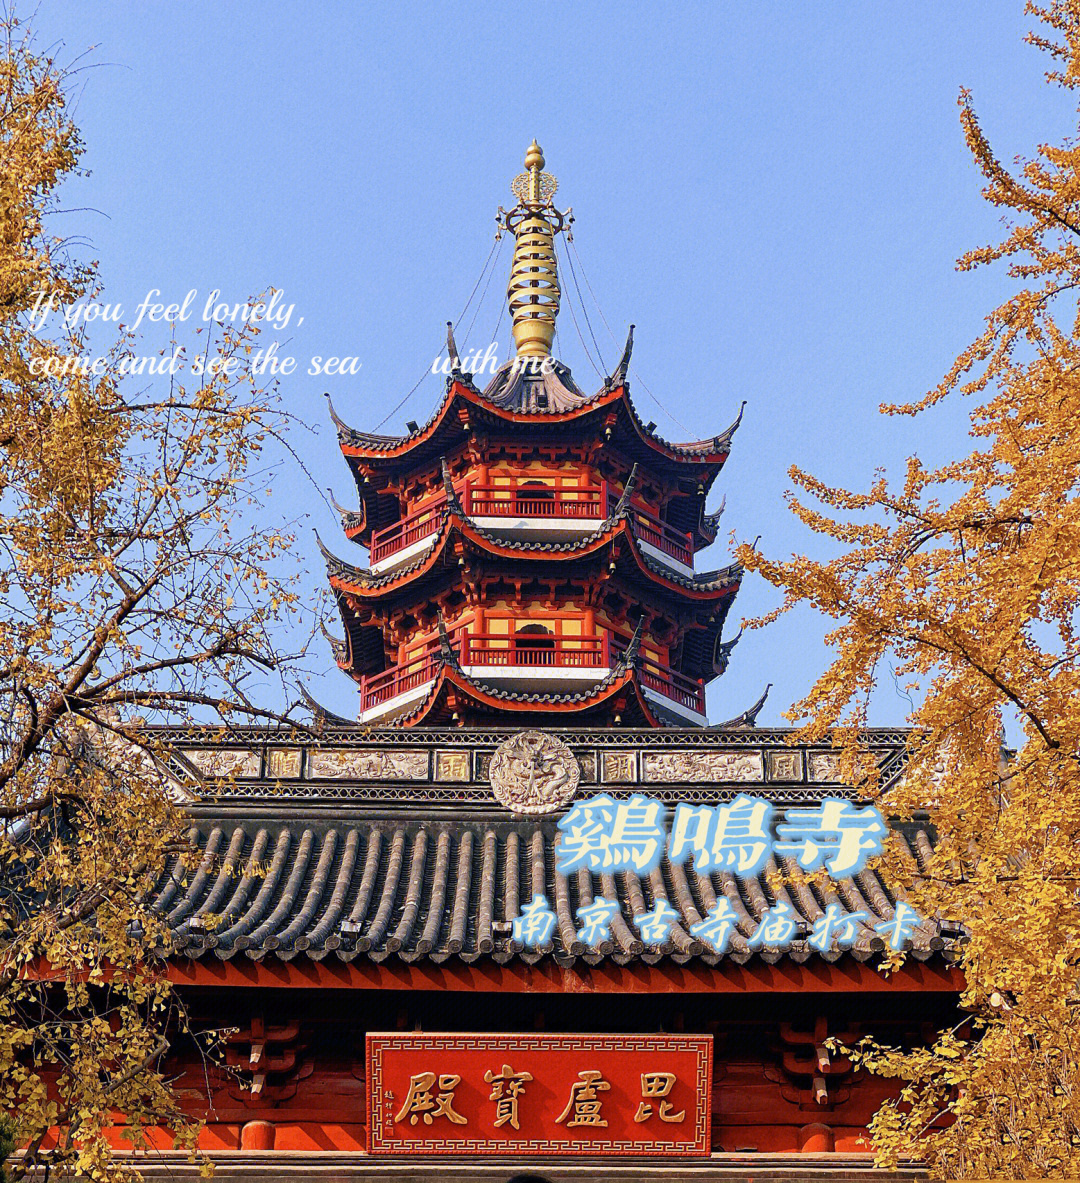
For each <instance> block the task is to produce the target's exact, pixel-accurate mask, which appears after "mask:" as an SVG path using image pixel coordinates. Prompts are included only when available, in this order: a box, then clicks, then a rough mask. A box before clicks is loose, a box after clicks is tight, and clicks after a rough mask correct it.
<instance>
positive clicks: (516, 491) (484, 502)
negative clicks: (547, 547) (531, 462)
mask: <svg viewBox="0 0 1080 1183" xmlns="http://www.w3.org/2000/svg"><path fill="white" fill-rule="evenodd" d="M462 501H463V503H464V505H465V512H466V513H469V514H472V515H473V516H474V517H478V518H595V519H596V520H597V521H601V522H602V521H603V520H604V518H606V517H607V513H608V509H607V501H608V487H607V485H569V486H567V487H565V488H562V489H556V488H553V487H551V486H547V485H529V484H523V485H518V486H516V487H508V486H506V485H472V484H469V483H468V482H466V484H465V490H464V495H463V497H462Z"/></svg>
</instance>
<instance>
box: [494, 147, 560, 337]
mask: <svg viewBox="0 0 1080 1183" xmlns="http://www.w3.org/2000/svg"><path fill="white" fill-rule="evenodd" d="M525 167H526V169H527V170H528V171H527V172H524V173H521V174H520V175H519V176H516V177H515V178H514V181H513V184H512V185H511V186H510V187H511V189H512V190H513V192H514V196H515V197H516V198H517V199H518V203H519V204H518V205H517V206H516V207H515V208H514V209H513V210H511V211H510V213H508V214H507V215H506V219H505V225H506V228H507V229H508V230H512V231H513V232H514V238H515V243H514V258H513V261H512V262H511V264H510V283H509V284H508V285H507V288H506V297H507V299H508V300H509V302H510V315H511V317H512V319H513V330H512V331H513V334H514V344H515V345H516V346H517V355H518V357H547V356H548V355H549V354H550V353H551V342H552V340H553V339H554V337H555V317H556V316H558V314H559V274H558V269H557V267H556V264H555V241H554V236H555V234H556V233H557V232H558V231H559V230H561V229H562V227H563V216H562V215H561V214H560V213H558V211H557V210H555V209H554V208H552V206H551V199H552V197H554V196H555V190H556V189H557V188H558V184H559V183H558V181H556V179H555V178H554V177H553V176H552V175H551V173H546V172H544V171H543V168H544V153H543V151H542V150H541V148H540V145H539V144H538V143H537V142H536V140H533V142H532V143H531V144H530V145H529V149H528V151H527V152H526V153H525ZM545 214H550V215H552V217H553V218H554V219H555V222H556V224H555V225H552V221H551V220H549V218H548V217H547V216H545Z"/></svg>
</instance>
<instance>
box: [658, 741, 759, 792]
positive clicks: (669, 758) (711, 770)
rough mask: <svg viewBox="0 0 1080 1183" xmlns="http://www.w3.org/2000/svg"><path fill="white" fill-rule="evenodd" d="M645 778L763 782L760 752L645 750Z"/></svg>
mask: <svg viewBox="0 0 1080 1183" xmlns="http://www.w3.org/2000/svg"><path fill="white" fill-rule="evenodd" d="M642 764H643V769H642V771H643V773H644V779H645V780H647V781H653V782H667V783H671V782H674V781H684V782H686V783H688V784H701V783H703V782H704V783H713V782H716V781H761V780H763V779H764V770H763V768H762V764H761V753H760V752H709V751H701V750H700V749H699V750H697V751H688V752H644V753H642Z"/></svg>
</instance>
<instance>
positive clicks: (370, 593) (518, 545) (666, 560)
mask: <svg viewBox="0 0 1080 1183" xmlns="http://www.w3.org/2000/svg"><path fill="white" fill-rule="evenodd" d="M529 159H530V160H531V161H532V163H531V165H530V166H529V167H530V168H531V169H532V170H533V172H535V171H536V169H537V168H542V166H543V159H542V155H541V154H540V151H539V149H536V148H534V149H531V150H530V157H529ZM537 161H539V164H537ZM545 177H546V174H537V176H531V174H530V176H529V177H526V178H525V180H526V181H528V185H525V184H521V185H517V186H516V188H515V192H519V196H520V193H521V192H527V193H533V194H536V193H546V194H548V198H547V199H545V200H543V201H539V200H538V201H532V200H526V198H524V197H523V198H522V202H523V204H522V205H521V206H519V207H515V210H514V211H511V213H510V214H507V215H504V225H505V227H506V229H507V230H509V231H512V232H514V233H516V234H517V246H516V248H515V257H514V264H513V266H512V269H511V282H510V287H509V289H508V296H509V300H510V307H511V313H512V317H513V322H514V339H515V342H516V343H517V346H518V354H517V356H516V357H514V358H512V359H511V360H510V361H509V362H507V363H506V364H505V365H504V366H503V367H502V368H501V369H500V370H499V371H498V372H497V373H496V374H495V376H494V377H493V379H492V381H491V382H490V383H489V385H488V386H487V387H486V389H484V390H483V391H481V390H479V389H478V388H477V387H476V386H475V385H474V383H473V381H472V376H471V375H469V374H467V373H464V372H463V371H462V369H461V367H460V363H459V361H458V353H457V346H456V344H455V342H454V338H453V333H452V332H451V333H449V334H448V351H449V355H450V358H451V367H452V373H451V375H450V377H449V379H448V381H447V387H446V395H445V397H444V399H443V400H442V403H441V404H440V406H439V408H438V410H437V411H436V413H435V414H434V415H433V416H432V418H431V419H430V421H429V422H428V423H427V424H426V425H425V426H424V427H418V426H416V425H414V424H410V425H409V427H410V430H409V433H408V434H407V435H405V436H401V437H395V436H379V435H370V434H366V433H364V432H360V431H357V430H355V429H353V428H351V427H348V426H347V425H346V424H345V423H344V422H343V421H342V420H341V419H339V418H338V417H337V415H336V414H335V413H334V411H333V408H331V414H332V415H333V418H334V421H335V423H336V424H337V428H338V438H339V442H340V444H341V450H342V452H343V454H344V456H345V458H346V460H347V462H348V464H349V467H350V470H351V471H352V474H353V477H354V479H355V482H356V487H357V490H358V492H359V503H360V504H359V509H357V510H348V509H343V510H342V514H343V525H344V529H345V534H346V536H347V537H348V538H349V539H351V540H352V541H354V542H357V543H359V544H360V545H362V546H364V547H366V548H367V549H368V551H369V555H370V558H369V563H368V565H367V566H359V565H354V564H352V563H350V562H347V561H345V560H343V559H341V558H338V557H336V556H335V555H333V554H331V553H330V552H328V551H325V550H324V554H325V557H326V560H327V569H328V574H329V577H330V584H331V587H332V589H333V591H334V594H335V598H336V600H337V604H338V608H339V610H340V613H341V618H342V621H343V624H344V629H345V635H344V637H343V638H342V639H341V640H339V641H335V642H334V648H335V656H336V657H337V660H338V664H339V665H340V666H341V668H342V669H343V670H345V671H346V672H347V673H348V674H350V676H352V677H353V678H354V679H355V680H356V681H357V682H358V683H359V685H360V713H359V718H360V721H361V722H362V723H372V724H384V723H398V724H404V725H414V724H419V723H425V724H436V723H459V724H462V725H485V724H486V725H492V724H499V723H505V722H506V721H507V720H508V719H509V718H511V717H512V718H514V719H515V721H517V722H527V721H528V722H536V723H540V722H543V721H544V720H545V719H547V720H549V721H550V719H551V716H552V715H557V714H558V715H569V716H571V717H572V719H573V721H574V722H575V723H577V724H581V725H620V724H623V725H631V724H633V725H642V724H644V725H647V726H663V725H678V726H686V725H688V724H690V725H704V724H706V722H707V718H706V714H705V684H706V682H708V681H709V680H710V679H712V678H714V677H716V676H717V675H718V674H721V673H722V672H723V671H724V669H725V668H726V666H727V663H728V658H729V655H730V651H731V648H732V645H733V643H734V642H732V641H725V640H724V639H723V627H724V621H725V618H726V616H727V613H728V610H729V608H730V606H731V602H732V600H733V599H734V596H735V593H736V591H737V589H738V586H739V580H740V578H741V574H742V572H741V569H740V568H739V566H738V565H737V564H736V565H731V566H727V567H722V568H720V569H717V570H712V571H708V572H703V573H699V572H697V571H695V556H696V554H697V552H698V551H699V550H701V549H702V548H703V547H705V546H708V545H709V544H710V543H711V542H713V541H714V540H715V538H716V532H717V527H718V521H719V516H720V511H717V512H714V513H711V514H710V513H708V512H707V511H706V498H707V496H708V493H709V490H710V488H711V486H712V484H713V483H714V482H715V480H716V478H717V476H718V475H719V473H720V470H721V469H722V467H723V465H724V463H725V461H726V460H727V456H728V453H729V451H730V447H731V438H732V435H733V434H734V431H735V428H736V427H737V426H738V419H736V421H735V423H734V424H733V425H732V426H731V427H730V428H729V429H728V430H727V431H725V432H723V433H721V434H720V435H717V436H713V437H711V438H709V439H704V440H697V441H694V442H692V443H684V444H671V443H668V442H667V441H665V440H663V439H661V438H660V436H659V435H657V434H656V431H655V424H652V423H643V422H642V421H641V419H640V418H639V416H638V414H637V412H636V411H635V409H634V406H633V404H632V403H631V401H630V396H629V389H628V383H627V371H628V367H629V364H630V351H631V347H632V343H633V331H632V330H631V333H630V336H629V338H628V340H627V345H626V349H625V350H624V352H623V356H622V359H621V360H620V362H619V365H618V367H617V368H616V370H615V372H614V373H613V374H612V376H611V377H610V378H609V379H608V380H607V381H606V382H605V383H604V385H603V387H602V388H601V389H600V390H599V391H598V392H597V393H596V394H595V395H592V396H588V395H586V394H584V393H583V392H582V391H581V390H580V389H579V388H578V386H577V385H576V383H575V382H574V380H573V377H572V375H571V373H570V371H569V369H568V368H567V367H566V366H565V365H563V363H562V362H559V361H556V360H555V359H553V358H551V357H550V356H548V354H547V347H548V345H549V344H550V341H551V339H552V334H553V328H554V317H555V315H556V313H557V311H558V303H559V300H558V287H557V272H556V270H555V264H554V252H553V250H552V249H551V242H550V241H548V242H547V243H546V245H545V242H544V235H545V231H544V230H543V227H544V226H547V227H548V232H550V235H554V234H555V233H557V232H558V230H559V229H560V228H561V227H562V226H563V219H564V215H562V214H559V213H558V211H556V210H554V207H551V206H550V204H549V198H550V194H551V193H553V192H554V185H553V182H550V179H548V180H547V181H545V180H544V178H545ZM519 180H520V179H519ZM526 215H527V217H526ZM523 220H525V221H527V222H528V225H529V228H530V229H529V233H528V235H526V236H524V238H523V236H522V235H521V234H520V233H518V230H517V228H518V227H519V226H520V225H521V224H522V222H523ZM538 235H539V238H538V237H537V236H538ZM531 285H535V291H534V290H533V287H532V286H531ZM534 297H535V298H534ZM740 415H741V412H740ZM339 508H340V507H339Z"/></svg>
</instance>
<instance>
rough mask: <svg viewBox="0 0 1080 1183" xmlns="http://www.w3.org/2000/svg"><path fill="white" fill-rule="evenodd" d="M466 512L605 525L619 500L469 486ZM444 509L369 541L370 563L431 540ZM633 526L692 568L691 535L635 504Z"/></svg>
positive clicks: (592, 491)
mask: <svg viewBox="0 0 1080 1183" xmlns="http://www.w3.org/2000/svg"><path fill="white" fill-rule="evenodd" d="M458 496H459V497H460V498H461V502H462V505H463V507H464V509H465V512H466V513H467V514H469V515H470V516H471V517H475V518H503V519H507V520H509V519H515V520H519V519H522V518H525V519H530V518H532V519H535V518H540V519H544V518H547V519H549V520H551V521H571V522H602V521H603V520H604V519H605V518H606V517H607V516H608V514H609V512H610V510H611V506H612V505H613V504H614V502H615V501H616V500H617V497H618V495H617V494H616V492H615V490H614V489H612V488H611V487H610V486H609V485H607V484H603V485H582V486H572V487H567V488H562V489H556V488H552V487H551V486H547V485H539V484H521V485H518V486H516V487H513V486H507V485H473V484H471V483H470V482H468V481H466V482H465V483H464V485H463V486H462V488H461V489H460V490H458ZM445 504H446V501H445V498H439V500H437V501H433V502H432V503H431V504H430V505H426V506H424V507H423V509H418V510H416V511H414V512H413V513H411V514H409V515H408V516H407V517H404V518H402V519H401V520H400V521H397V522H394V524H393V525H391V526H387V527H385V528H384V529H382V530H376V531H375V533H374V534H372V536H371V563H372V565H373V566H374V565H376V564H378V563H381V562H383V561H385V560H386V559H389V558H391V557H392V556H393V555H396V554H399V553H400V552H401V551H403V550H406V549H407V548H408V547H410V546H412V545H414V544H415V543H417V542H422V541H423V540H424V539H425V538H428V537H430V536H431V535H432V534H434V533H435V531H436V530H437V529H438V527H439V515H440V513H441V511H442V508H443V506H444V505H445ZM630 527H631V529H632V530H633V531H634V534H635V536H636V537H637V538H638V539H639V540H640V541H641V542H644V543H647V544H648V545H649V546H651V547H653V548H655V549H656V550H658V551H659V552H660V553H661V554H663V555H666V556H668V557H669V558H672V559H674V560H675V561H676V562H677V563H682V564H683V565H684V566H686V567H691V568H692V567H693V565H694V549H693V539H692V537H691V535H690V534H688V533H685V532H683V531H682V530H676V529H675V528H674V527H673V526H669V525H668V524H667V523H666V522H662V521H661V520H660V519H659V518H658V517H657V516H656V515H655V514H654V513H652V512H650V511H649V510H647V509H644V508H643V507H642V506H640V505H634V506H633V509H632V512H631V514H630Z"/></svg>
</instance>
